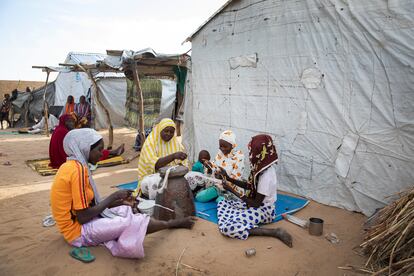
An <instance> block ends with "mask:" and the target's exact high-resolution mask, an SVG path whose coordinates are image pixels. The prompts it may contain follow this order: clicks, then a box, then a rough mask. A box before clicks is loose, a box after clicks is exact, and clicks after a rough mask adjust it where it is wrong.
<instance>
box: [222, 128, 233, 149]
mask: <svg viewBox="0 0 414 276" xmlns="http://www.w3.org/2000/svg"><path fill="white" fill-rule="evenodd" d="M220 140H224V141H226V142H227V143H230V144H231V145H232V146H233V148H235V147H237V144H236V135H235V134H234V132H233V131H231V130H225V131H223V132H222V133H221V134H220Z"/></svg>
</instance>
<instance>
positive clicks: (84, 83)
mask: <svg viewBox="0 0 414 276" xmlns="http://www.w3.org/2000/svg"><path fill="white" fill-rule="evenodd" d="M106 57H107V55H105V54H94V53H74V52H71V53H69V54H68V56H67V58H66V60H65V62H64V63H65V64H95V63H96V62H97V61H103V60H104V59H105V58H106ZM97 78H98V81H97V84H98V86H99V88H100V90H101V92H102V96H101V98H102V102H103V104H104V105H105V107H106V108H107V109H108V111H109V113H110V114H111V120H112V123H113V126H114V127H121V126H124V125H125V124H124V116H125V101H126V81H125V76H124V74H123V73H113V72H106V73H99V74H98V75H97ZM161 84H162V99H161V114H160V116H163V117H171V116H172V113H173V109H174V104H175V97H176V82H175V81H173V80H168V79H162V80H161ZM91 86H92V83H91V81H90V80H89V78H88V76H87V74H86V73H83V72H70V73H59V75H58V76H57V78H56V80H55V88H56V93H55V102H54V105H65V103H66V100H67V97H68V96H69V95H72V96H74V98H75V102H78V101H79V97H80V96H82V95H85V96H86V95H87V94H88V91H89V89H90V88H91ZM92 106H93V108H94V109H95V127H96V128H98V129H99V128H106V127H108V125H107V121H106V117H105V113H104V110H103V109H102V108H101V107H100V106H99V105H97V104H96V102H95V101H93V100H92Z"/></svg>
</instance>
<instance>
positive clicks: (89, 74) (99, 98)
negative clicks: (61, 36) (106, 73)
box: [78, 65, 114, 149]
mask: <svg viewBox="0 0 414 276" xmlns="http://www.w3.org/2000/svg"><path fill="white" fill-rule="evenodd" d="M78 66H79V68H81V69H82V71H84V72H85V73H86V74H87V75H88V77H89V79H90V80H91V81H92V85H93V87H94V88H95V92H96V93H95V94H96V101H97V103H98V105H99V106H100V107H101V108H102V109H103V110H104V111H105V115H106V120H107V123H108V125H109V129H108V131H109V143H108V147H107V148H108V149H111V148H112V145H113V143H114V127H113V125H112V120H111V115H110V114H109V111H108V109H107V108H106V107H105V105H104V104H103V103H102V101H101V97H100V93H101V90H100V89H99V86H98V84H97V83H96V80H95V78H94V77H93V76H92V73H91V71H90V70H87V69H85V68H84V67H82V66H81V65H78Z"/></svg>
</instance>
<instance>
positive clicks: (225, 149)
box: [186, 130, 244, 202]
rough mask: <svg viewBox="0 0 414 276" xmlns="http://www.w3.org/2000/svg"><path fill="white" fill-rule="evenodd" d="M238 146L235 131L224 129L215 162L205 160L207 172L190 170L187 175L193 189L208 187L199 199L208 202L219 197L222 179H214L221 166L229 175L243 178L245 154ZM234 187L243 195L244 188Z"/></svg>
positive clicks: (198, 195)
mask: <svg viewBox="0 0 414 276" xmlns="http://www.w3.org/2000/svg"><path fill="white" fill-rule="evenodd" d="M236 147H237V144H236V135H235V134H234V132H233V131H231V130H226V131H223V132H222V133H221V134H220V137H219V151H218V153H217V155H216V157H215V158H214V160H213V162H209V161H205V162H204V165H205V166H206V167H207V168H208V169H207V170H206V171H205V173H204V174H201V173H197V172H190V173H188V174H187V175H186V179H187V181H188V182H189V184H190V187H191V188H192V189H193V190H196V191H197V190H199V189H200V187H201V188H204V187H206V188H207V189H205V190H202V191H200V192H199V193H198V194H197V196H196V199H197V201H201V202H206V201H209V200H212V199H215V198H217V196H218V195H220V194H221V192H220V190H222V187H221V180H219V179H214V178H215V175H216V173H218V172H220V168H223V169H224V170H225V171H226V172H227V175H229V176H230V177H232V178H234V179H237V180H240V179H241V178H242V175H243V170H244V155H243V153H242V151H241V150H236ZM234 188H235V189H236V190H238V192H239V193H240V194H241V195H243V193H244V191H243V190H242V189H239V188H238V187H234ZM229 194H230V193H229Z"/></svg>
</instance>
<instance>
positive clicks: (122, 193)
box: [110, 190, 133, 201]
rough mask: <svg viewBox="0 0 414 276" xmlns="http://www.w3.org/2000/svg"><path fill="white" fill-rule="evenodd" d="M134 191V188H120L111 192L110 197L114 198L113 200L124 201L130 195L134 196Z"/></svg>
mask: <svg viewBox="0 0 414 276" xmlns="http://www.w3.org/2000/svg"><path fill="white" fill-rule="evenodd" d="M132 192H133V191H132V190H119V191H116V192H115V193H113V194H111V195H110V197H111V198H112V201H122V200H125V199H127V198H129V197H132V196H131V195H132Z"/></svg>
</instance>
